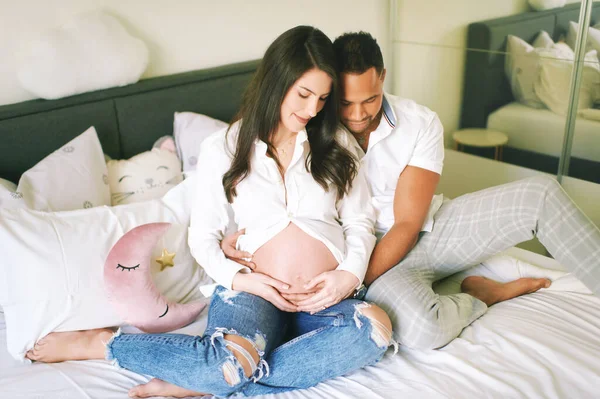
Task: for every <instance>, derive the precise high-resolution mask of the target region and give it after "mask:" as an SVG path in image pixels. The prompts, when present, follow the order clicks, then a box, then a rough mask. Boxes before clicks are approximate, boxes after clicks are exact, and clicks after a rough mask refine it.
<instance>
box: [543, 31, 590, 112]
mask: <svg viewBox="0 0 600 399" xmlns="http://www.w3.org/2000/svg"><path fill="white" fill-rule="evenodd" d="M540 54H541V56H542V58H541V60H540V75H539V79H538V80H537V81H536V82H535V85H534V87H535V92H536V94H537V95H538V97H539V98H540V99H541V100H542V101H543V102H544V104H545V105H546V106H547V107H548V108H550V110H551V111H552V112H554V113H556V114H559V115H566V113H567V108H568V105H569V90H570V86H571V75H572V73H573V65H574V59H575V54H574V53H573V50H571V49H570V48H569V46H568V45H567V44H565V43H557V44H555V45H554V46H553V47H552V48H550V49H547V50H544V51H542V52H541V53H540ZM596 58H597V55H596V50H592V51H590V52H588V53H587V54H586V56H585V61H586V62H584V65H583V75H582V81H581V88H580V91H579V102H578V104H577V108H578V109H586V108H591V107H592V105H593V103H594V97H595V95H596V93H597V91H598V87H599V86H600V65H599V64H598V63H597V62H595V59H596Z"/></svg>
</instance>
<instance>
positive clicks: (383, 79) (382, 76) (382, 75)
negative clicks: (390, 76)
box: [381, 68, 387, 83]
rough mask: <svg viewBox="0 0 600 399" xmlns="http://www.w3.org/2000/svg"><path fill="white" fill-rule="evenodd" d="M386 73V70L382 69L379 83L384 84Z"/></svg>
mask: <svg viewBox="0 0 600 399" xmlns="http://www.w3.org/2000/svg"><path fill="white" fill-rule="evenodd" d="M386 72H387V69H385V68H383V71H381V83H385V73H386Z"/></svg>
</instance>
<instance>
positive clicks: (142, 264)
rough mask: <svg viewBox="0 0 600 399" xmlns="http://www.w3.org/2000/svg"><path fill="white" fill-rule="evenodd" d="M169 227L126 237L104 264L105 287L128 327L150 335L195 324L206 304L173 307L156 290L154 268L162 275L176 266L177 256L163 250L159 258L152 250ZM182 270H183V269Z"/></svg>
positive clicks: (147, 228)
mask: <svg viewBox="0 0 600 399" xmlns="http://www.w3.org/2000/svg"><path fill="white" fill-rule="evenodd" d="M169 227H170V223H148V224H143V225H141V226H138V227H135V228H134V229H132V230H130V231H128V232H127V233H125V235H124V236H123V237H121V238H120V239H119V241H117V243H116V244H115V245H114V246H113V247H112V249H111V250H110V253H109V254H108V257H107V259H106V262H105V264H104V285H105V287H106V291H107V293H108V299H109V300H110V302H111V303H112V305H113V307H114V309H115V310H116V312H117V314H118V315H119V316H120V317H121V318H122V319H123V320H124V321H125V322H126V323H128V324H131V325H133V326H135V327H138V328H139V329H140V330H142V331H146V332H149V333H160V332H167V331H173V330H176V329H178V328H181V327H184V326H186V325H188V324H190V323H191V322H192V321H194V320H196V318H197V317H198V315H199V314H200V312H201V311H202V309H204V307H205V306H206V304H205V303H203V302H192V303H188V304H179V303H173V302H170V301H168V300H167V299H165V298H164V297H163V296H162V295H161V293H160V292H158V290H157V289H156V287H155V286H154V283H153V282H152V275H151V273H150V271H151V266H152V265H153V263H154V262H155V261H156V262H157V263H159V264H160V266H161V271H162V270H163V269H165V268H167V267H174V266H175V258H176V257H177V253H175V252H173V253H170V252H169V251H168V250H167V249H166V248H165V249H163V252H162V255H161V257H160V258H154V257H153V256H152V249H153V247H155V246H156V243H157V242H158V240H159V239H160V237H161V236H162V235H163V234H164V233H165V231H167V230H168V229H169ZM180 267H181V266H180Z"/></svg>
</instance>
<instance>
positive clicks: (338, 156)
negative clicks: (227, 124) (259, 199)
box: [223, 26, 358, 203]
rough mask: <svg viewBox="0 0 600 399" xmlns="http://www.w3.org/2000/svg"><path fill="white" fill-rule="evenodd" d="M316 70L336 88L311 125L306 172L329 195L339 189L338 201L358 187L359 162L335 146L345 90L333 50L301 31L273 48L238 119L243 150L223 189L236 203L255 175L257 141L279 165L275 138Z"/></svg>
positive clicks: (313, 33)
mask: <svg viewBox="0 0 600 399" xmlns="http://www.w3.org/2000/svg"><path fill="white" fill-rule="evenodd" d="M314 68H317V69H320V70H321V71H323V72H325V73H327V75H329V77H331V79H332V85H331V92H330V94H329V97H328V98H327V100H326V102H325V106H324V107H323V109H322V110H321V112H319V113H318V114H317V116H315V117H314V118H312V119H311V120H310V121H309V122H308V124H307V125H306V131H307V133H308V142H309V143H310V154H309V156H308V157H307V159H306V164H305V167H306V169H307V170H309V171H310V173H311V174H312V176H313V178H314V179H315V181H316V182H317V183H319V184H320V185H321V186H322V187H323V188H324V189H325V190H328V189H329V185H330V184H333V185H334V186H335V187H336V189H337V194H338V198H342V197H343V196H344V194H345V193H347V192H348V191H349V190H350V188H351V187H352V179H353V178H354V176H355V175H356V173H357V168H358V166H357V163H356V159H355V158H354V157H353V156H352V154H351V153H350V152H348V151H347V150H346V149H345V148H343V147H341V146H340V145H339V144H338V143H337V142H336V141H335V133H336V129H337V127H338V123H339V122H338V121H339V119H338V117H339V115H338V104H339V89H338V77H337V64H336V58H335V55H334V52H333V45H332V43H331V40H329V38H328V37H327V36H326V35H325V34H324V33H323V32H321V31H320V30H318V29H316V28H313V27H311V26H297V27H295V28H292V29H290V30H288V31H286V32H284V33H283V34H282V35H281V36H279V37H278V38H277V39H275V41H274V42H273V43H272V44H271V45H270V46H269V48H268V49H267V51H266V53H265V55H264V57H263V59H262V61H261V63H260V65H259V67H258V69H257V71H256V74H255V75H254V77H253V79H252V81H251V82H250V84H249V86H248V88H247V89H246V92H245V93H244V97H243V100H242V105H241V107H240V110H239V112H238V113H237V115H236V117H235V118H234V121H239V123H240V126H239V130H238V136H237V145H236V150H235V153H234V155H233V160H232V163H231V167H230V169H229V170H228V171H227V173H225V174H224V175H223V187H224V189H225V195H226V196H227V200H228V201H229V202H230V203H231V202H233V198H234V197H235V196H236V194H237V193H236V185H237V184H238V183H239V182H240V181H242V180H243V179H244V178H246V176H248V174H249V173H250V160H251V156H252V149H253V146H254V142H255V140H256V139H257V138H258V139H260V140H262V141H264V142H265V143H267V154H268V155H269V156H270V157H272V158H273V159H274V160H275V161H276V162H277V163H278V165H279V161H278V158H277V156H276V155H275V154H276V151H275V149H274V147H273V145H272V144H271V140H270V139H271V136H272V134H274V133H275V132H276V131H277V128H278V126H279V123H280V121H281V104H282V102H283V99H284V97H285V95H286V94H287V93H288V91H289V90H290V89H291V87H292V86H293V85H294V83H295V82H296V81H297V80H298V79H299V78H300V77H301V76H302V75H303V74H304V73H306V72H307V71H309V70H311V69H314ZM227 134H229V130H228V132H227ZM226 141H228V140H226ZM279 166H281V165H279Z"/></svg>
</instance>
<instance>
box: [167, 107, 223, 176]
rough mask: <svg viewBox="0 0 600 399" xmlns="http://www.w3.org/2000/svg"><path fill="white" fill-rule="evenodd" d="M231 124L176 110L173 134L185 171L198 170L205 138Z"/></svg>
mask: <svg viewBox="0 0 600 399" xmlns="http://www.w3.org/2000/svg"><path fill="white" fill-rule="evenodd" d="M227 126H229V125H228V124H227V123H225V122H222V121H220V120H218V119H213V118H211V117H209V116H206V115H202V114H196V113H194V112H175V121H174V123H173V136H175V145H176V146H177V154H178V155H179V158H180V159H181V161H182V162H183V171H184V172H190V171H193V170H196V163H197V162H198V154H199V153H200V144H201V143H202V141H204V139H205V138H207V137H208V136H210V135H211V134H213V133H214V132H216V131H218V130H223V129H225V128H227Z"/></svg>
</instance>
